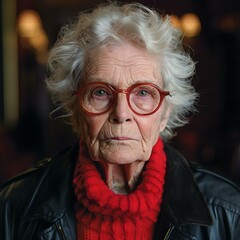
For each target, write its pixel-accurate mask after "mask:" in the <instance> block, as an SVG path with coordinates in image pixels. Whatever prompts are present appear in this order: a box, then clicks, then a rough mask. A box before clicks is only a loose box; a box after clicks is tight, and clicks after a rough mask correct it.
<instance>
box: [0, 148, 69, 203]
mask: <svg viewBox="0 0 240 240" xmlns="http://www.w3.org/2000/svg"><path fill="white" fill-rule="evenodd" d="M69 151H71V148H67V149H64V150H63V151H62V152H60V153H59V154H57V155H56V156H55V157H53V158H45V159H42V160H40V161H39V162H37V163H36V164H35V165H34V166H33V167H31V168H29V169H27V170H26V171H24V172H22V173H20V174H19V175H17V176H14V177H13V178H10V179H9V180H7V181H6V182H4V183H3V184H2V185H1V186H0V200H1V201H2V200H3V199H11V198H14V199H16V198H17V199H22V198H23V197H24V195H25V196H26V198H27V195H29V194H30V195H32V194H33V192H34V191H35V190H36V188H37V187H38V186H39V184H41V181H42V179H44V176H45V175H46V174H47V172H48V169H49V168H51V166H52V165H54V164H58V163H59V162H61V160H62V159H64V158H65V156H66V155H67V154H68V153H69ZM23 193H24V195H23Z"/></svg>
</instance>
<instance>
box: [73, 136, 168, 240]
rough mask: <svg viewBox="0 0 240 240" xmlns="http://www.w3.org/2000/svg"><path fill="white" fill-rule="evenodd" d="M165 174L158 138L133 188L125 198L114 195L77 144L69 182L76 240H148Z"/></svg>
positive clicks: (158, 208) (164, 161)
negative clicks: (73, 200)
mask: <svg viewBox="0 0 240 240" xmlns="http://www.w3.org/2000/svg"><path fill="white" fill-rule="evenodd" d="M165 171H166V156H165V153H164V151H163V143H162V140H161V139H159V140H158V142H157V143H156V145H155V146H154V147H153V150H152V154H151V157H150V159H149V161H148V162H147V164H146V167H145V169H144V170H143V172H142V175H141V182H140V184H139V185H138V187H137V189H136V190H135V191H134V192H132V193H130V194H128V195H122V194H116V193H114V192H112V191H111V190H110V189H109V188H108V186H107V185H106V183H105V182H104V180H103V179H102V177H101V175H100V173H99V171H98V170H97V167H96V165H95V163H94V161H92V160H90V158H89V156H88V154H87V151H86V147H85V146H84V145H83V144H81V146H80V153H79V160H78V161H77V165H76V168H75V174H74V179H73V186H74V191H75V195H76V199H77V200H76V214H75V215H76V221H77V239H78V240H83V239H84V240H85V239H87V240H113V239H115V240H135V239H136V240H141V239H144V240H148V239H149V240H150V239H152V238H153V231H154V225H155V222H156V221H157V217H158V215H159V212H160V206H161V202H162V193H163V185H164V176H165Z"/></svg>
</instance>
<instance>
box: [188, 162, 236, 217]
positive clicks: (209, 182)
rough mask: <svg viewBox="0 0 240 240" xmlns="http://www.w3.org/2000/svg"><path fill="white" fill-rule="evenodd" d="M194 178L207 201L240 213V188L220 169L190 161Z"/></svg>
mask: <svg viewBox="0 0 240 240" xmlns="http://www.w3.org/2000/svg"><path fill="white" fill-rule="evenodd" d="M190 168H191V170H192V172H193V175H194V178H195V179H196V181H197V184H198V186H199V188H200V190H201V192H202V194H203V196H204V197H205V199H206V201H207V202H208V203H209V204H211V205H214V206H216V207H217V206H218V207H223V208H225V209H226V210H229V211H232V212H235V213H237V214H240V188H239V186H238V185H236V184H235V183H234V182H233V181H232V180H231V179H230V178H228V177H227V176H224V175H223V174H222V173H221V172H220V171H216V170H213V169H209V168H208V167H203V166H201V165H198V164H195V163H190Z"/></svg>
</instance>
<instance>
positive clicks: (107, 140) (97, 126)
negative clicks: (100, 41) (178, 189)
mask: <svg viewBox="0 0 240 240" xmlns="http://www.w3.org/2000/svg"><path fill="white" fill-rule="evenodd" d="M159 70H160V69H159V66H158V64H157V63H156V61H155V60H154V58H153V57H151V56H149V55H148V54H147V52H146V51H144V50H141V49H138V48H136V47H134V46H133V45H130V44H126V45H122V46H114V47H113V46H112V47H110V46H108V47H105V48H104V49H103V50H102V51H101V52H99V53H98V54H97V55H96V56H95V58H94V61H92V62H90V64H88V68H87V74H86V79H85V83H89V82H106V83H109V84H111V85H112V86H113V87H115V88H119V89H127V88H128V87H129V86H131V85H133V84H135V83H139V82H151V83H154V84H157V85H158V86H159V87H160V88H161V87H163V81H162V79H161V76H160V71H159ZM169 112H170V110H168V109H165V103H164V102H163V103H162V106H161V107H160V109H158V111H157V112H155V113H154V114H152V115H147V116H140V115H137V114H135V113H134V112H132V111H131V109H130V108H129V106H128V103H127V98H126V94H123V93H120V94H118V97H117V101H116V103H115V106H114V107H113V108H112V109H111V110H110V111H109V112H107V113H104V114H101V115H97V116H96V115H88V114H86V113H85V112H81V119H80V120H81V129H80V130H81V133H82V140H83V141H84V142H85V143H86V145H87V147H88V150H89V153H90V156H91V159H92V160H94V161H104V162H108V163H114V164H129V163H132V162H135V161H146V160H148V159H149V157H150V155H151V151H152V147H153V146H154V144H155V143H156V141H157V139H158V137H159V132H161V131H163V130H164V128H165V126H166V123H167V120H168V115H169Z"/></svg>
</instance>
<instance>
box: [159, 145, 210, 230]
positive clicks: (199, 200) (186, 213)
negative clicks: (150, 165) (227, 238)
mask: <svg viewBox="0 0 240 240" xmlns="http://www.w3.org/2000/svg"><path fill="white" fill-rule="evenodd" d="M164 150H165V152H166V155H167V171H166V178H165V188H164V195H163V203H162V204H163V205H162V208H163V209H165V211H166V215H167V217H168V218H169V220H170V222H172V224H174V225H176V226H181V225H185V224H197V225H202V226H209V225H211V224H212V217H211V215H210V212H209V209H208V206H207V204H206V201H205V199H204V197H203V195H202V193H201V192H200V190H199V187H198V185H197V183H196V181H195V179H194V176H193V174H192V172H191V170H190V168H189V163H188V162H187V161H186V160H185V158H184V157H183V156H182V155H181V154H180V153H178V152H177V151H175V150H174V149H173V148H172V147H170V146H168V145H165V147H164Z"/></svg>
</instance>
